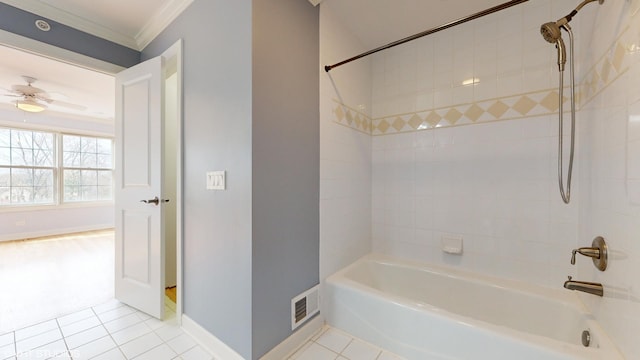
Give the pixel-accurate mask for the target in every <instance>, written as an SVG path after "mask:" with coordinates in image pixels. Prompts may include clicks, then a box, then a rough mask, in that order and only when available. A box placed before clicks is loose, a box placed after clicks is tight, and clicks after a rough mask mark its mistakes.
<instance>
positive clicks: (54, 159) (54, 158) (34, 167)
mask: <svg viewBox="0 0 640 360" xmlns="http://www.w3.org/2000/svg"><path fill="white" fill-rule="evenodd" d="M0 129H5V130H9V131H25V132H30V133H31V136H32V141H33V134H34V133H43V134H47V135H52V141H53V143H52V144H51V152H52V156H51V158H52V159H51V162H52V165H51V166H38V165H12V164H11V165H1V164H0V168H2V169H8V170H9V172H10V173H11V172H12V170H13V169H21V170H51V173H52V185H51V191H52V194H51V197H52V199H51V201H49V202H30V203H12V202H11V200H9V203H8V204H0V208H20V207H41V206H44V207H48V206H52V205H56V204H58V186H57V183H56V179H57V176H58V174H57V172H58V170H57V164H56V162H57V156H58V154H57V153H58V143H57V141H58V138H57V136H56V134H55V133H53V132H51V131H47V130H39V129H28V128H20V127H13V126H5V125H0ZM9 149H10V153H12V152H13V149H18V148H17V147H15V148H14V147H13V144H12V143H11V139H10V140H9ZM31 150H34V149H33V147H32V148H31ZM9 156H10V157H12V155H9ZM10 162H11V161H10ZM9 176H11V175H9ZM13 187H14V186H12V185H10V186H9V198H10V199H11V197H12V195H11V189H12V188H13ZM16 187H18V186H16Z"/></svg>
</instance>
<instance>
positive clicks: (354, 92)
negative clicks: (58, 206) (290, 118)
mask: <svg viewBox="0 0 640 360" xmlns="http://www.w3.org/2000/svg"><path fill="white" fill-rule="evenodd" d="M332 4H333V2H331V1H327V2H324V3H323V4H322V5H321V7H320V64H322V65H325V64H333V63H335V62H337V61H339V60H341V59H343V58H346V57H349V56H352V55H353V54H354V53H357V52H361V51H365V50H367V49H365V48H364V47H363V46H362V45H361V44H360V43H359V41H358V40H357V39H356V38H355V37H353V36H350V34H349V31H348V30H347V29H346V28H345V27H344V26H343V23H344V22H343V19H341V18H340V17H339V15H340V14H339V13H337V12H335V11H333V8H332ZM370 69H371V63H370V60H368V59H365V60H363V61H360V62H358V63H353V64H351V65H350V66H349V67H346V66H345V67H344V68H338V69H335V70H332V71H331V73H329V74H327V73H325V72H324V70H321V69H319V71H320V279H321V281H322V282H324V279H325V278H326V277H327V276H328V275H330V274H332V273H334V272H336V271H338V270H339V269H341V268H343V267H345V266H347V265H348V264H350V263H352V262H353V261H355V260H356V259H358V258H360V257H362V256H364V255H366V254H368V253H369V252H371V135H370V131H365V130H364V126H365V125H366V124H367V123H364V124H363V122H362V121H361V120H359V119H360V118H359V117H358V123H359V124H360V128H359V129H354V128H351V127H347V126H345V125H344V124H338V123H336V122H335V121H334V118H333V107H334V104H335V100H336V99H340V100H339V101H340V102H343V103H347V104H353V106H354V108H357V109H359V111H361V112H363V113H367V112H369V110H370V109H371V71H370ZM365 118H366V116H365ZM352 120H355V119H352ZM367 126H368V125H367Z"/></svg>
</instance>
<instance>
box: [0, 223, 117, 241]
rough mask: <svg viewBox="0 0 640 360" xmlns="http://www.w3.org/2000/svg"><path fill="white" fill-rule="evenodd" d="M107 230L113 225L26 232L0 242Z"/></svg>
mask: <svg viewBox="0 0 640 360" xmlns="http://www.w3.org/2000/svg"><path fill="white" fill-rule="evenodd" d="M108 229H113V224H97V225H87V226H76V227H68V228H61V229H53V230H43V231H27V232H23V233H13V234H8V235H2V236H0V242H4V241H15V240H29V239H37V238H41V237H47V236H56V235H65V234H73V233H80V232H87V231H98V230H108Z"/></svg>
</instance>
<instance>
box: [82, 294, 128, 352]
mask: <svg viewBox="0 0 640 360" xmlns="http://www.w3.org/2000/svg"><path fill="white" fill-rule="evenodd" d="M118 307H120V306H118ZM90 309H91V311H92V312H93V314H94V315H95V316H96V318H98V321H99V322H100V325H102V327H104V329H105V330H106V331H107V336H108V337H109V338H110V339H111V341H113V343H114V344H116V347H115V348H116V349H118V351H119V352H120V354H121V355H122V357H123V358H125V359H126V358H127V357H126V356H125V355H124V353H123V352H122V349H120V345H118V343H117V342H116V340H115V339H114V338H113V336H111V332H110V331H109V330H107V328H106V327H105V326H104V323H103V322H102V319H101V318H100V317H99V316H98V313H97V312H96V310H95V309H94V308H93V307H91V308H90ZM115 309H117V308H115ZM105 312H106V311H105ZM114 320H115V319H114ZM104 337H106V336H104ZM100 339H102V338H100ZM96 340H99V339H96ZM96 340H93V341H96ZM93 341H91V342H93ZM91 342H90V343H91ZM111 350H113V349H109V350H107V351H103V352H101V353H100V354H97V355H96V356H93V357H92V358H95V357H97V356H100V355H102V354H105V353H107V352H109V351H111Z"/></svg>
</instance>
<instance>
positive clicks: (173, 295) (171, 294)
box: [164, 286, 177, 304]
mask: <svg viewBox="0 0 640 360" xmlns="http://www.w3.org/2000/svg"><path fill="white" fill-rule="evenodd" d="M164 293H165V295H167V297H168V298H169V300H171V301H173V303H174V304H175V302H176V295H177V294H176V287H175V286H173V287H169V288H166V289H165V291H164Z"/></svg>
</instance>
